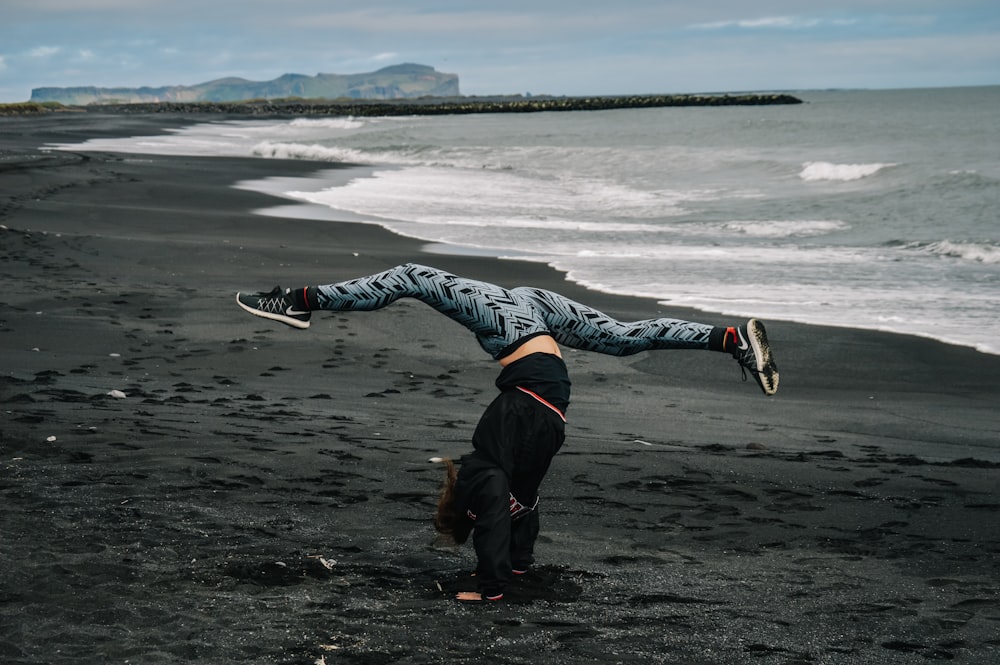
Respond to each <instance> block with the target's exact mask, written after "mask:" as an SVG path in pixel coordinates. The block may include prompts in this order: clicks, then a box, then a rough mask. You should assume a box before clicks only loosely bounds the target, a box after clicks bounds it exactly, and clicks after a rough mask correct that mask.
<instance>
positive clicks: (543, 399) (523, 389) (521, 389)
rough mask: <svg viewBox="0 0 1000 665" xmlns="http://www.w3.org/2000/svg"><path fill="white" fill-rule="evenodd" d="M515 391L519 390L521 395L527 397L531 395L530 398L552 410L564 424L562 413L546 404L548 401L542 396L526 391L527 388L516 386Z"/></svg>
mask: <svg viewBox="0 0 1000 665" xmlns="http://www.w3.org/2000/svg"><path fill="white" fill-rule="evenodd" d="M517 389H518V390H520V391H521V392H522V393H525V394H527V395H531V396H532V397H534V398H535V399H537V400H538V401H539V402H541V403H542V404H544V405H545V406H547V407H549V408H550V409H552V410H553V411H555V412H556V414H558V415H559V417H560V418H562V421H563V422H566V416H564V415H563V412H562V411H560V410H559V409H557V408H556V407H555V406H553V405H552V404H551V403H550V402H548V401H547V400H546V399H545V398H544V397H542V396H541V395H539V394H538V393H535V392H532V391H530V390H528V389H527V388H522V387H521V386H517Z"/></svg>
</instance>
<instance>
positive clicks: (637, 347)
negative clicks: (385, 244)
mask: <svg viewBox="0 0 1000 665" xmlns="http://www.w3.org/2000/svg"><path fill="white" fill-rule="evenodd" d="M317 296H318V301H319V305H320V308H321V309H327V310H335V311H341V312H344V311H355V312H357V311H365V312H367V311H372V310H376V309H381V308H382V307H385V306H386V305H389V304H391V303H393V302H395V301H396V300H398V299H399V298H415V299H417V300H419V301H421V302H423V303H426V304H427V305H430V306H431V307H433V308H434V309H435V310H437V311H438V312H440V313H441V314H444V315H445V316H447V317H448V318H450V319H452V320H453V321H456V322H458V323H460V324H462V325H463V326H465V327H466V328H468V329H469V330H470V331H472V332H473V333H474V334H475V335H476V338H477V339H478V341H479V344H480V346H482V347H483V349H484V350H485V351H486V352H487V353H489V354H490V355H492V356H493V357H494V358H497V357H499V356H500V354H501V353H502V351H503V350H504V349H505V348H507V347H508V346H510V345H511V344H514V343H515V342H517V341H518V340H519V339H522V338H524V337H526V336H528V335H532V334H537V333H548V334H550V335H552V336H553V337H554V338H555V340H556V341H557V342H559V343H560V344H563V345H564V346H568V347H570V348H574V349H582V350H585V351H595V352H597V353H605V354H608V355H614V356H627V355H631V354H634V353H639V352H640V351H648V350H652V349H692V348H693V349H703V348H707V346H708V337H709V333H710V332H711V330H712V327H711V326H707V325H704V324H700V323H692V322H690V321H681V320H678V319H649V320H645V321H635V322H632V323H623V322H621V321H617V320H616V319H613V318H611V317H610V316H607V315H606V314H603V313H602V312H599V311H597V310H596V309H593V308H592V307H588V306H587V305H583V304H580V303H578V302H574V301H572V300H570V299H568V298H566V297H564V296H561V295H559V294H558V293H553V292H551V291H545V290H544V289H537V288H531V287H519V288H516V289H513V290H507V289H505V288H503V287H500V286H497V285H495V284H490V283H488V282H480V281H477V280H472V279H466V278H463V277H457V276H455V275H452V274H450V273H447V272H444V271H442V270H438V269H437V268H431V267H428V266H422V265H417V264H413V263H407V264H405V265H401V266H397V267H395V268H391V269H389V270H386V271H385V272H381V273H378V274H375V275H371V276H368V277H361V278H358V279H353V280H350V281H347V282H340V283H338V284H328V285H325V286H319V287H317Z"/></svg>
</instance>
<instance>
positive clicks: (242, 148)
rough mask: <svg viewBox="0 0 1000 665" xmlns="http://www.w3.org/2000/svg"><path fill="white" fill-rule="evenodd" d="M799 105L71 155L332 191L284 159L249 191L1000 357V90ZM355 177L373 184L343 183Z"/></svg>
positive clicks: (590, 276)
mask: <svg viewBox="0 0 1000 665" xmlns="http://www.w3.org/2000/svg"><path fill="white" fill-rule="evenodd" d="M796 94H797V96H799V97H800V98H802V99H803V100H804V101H805V102H806V103H805V104H802V105H796V106H773V107H772V106H764V107H723V108H665V109H637V110H616V111H598V112H571V113H539V114H495V115H468V116H434V117H393V118H328V119H315V118H299V119H289V120H250V121H236V122H230V121H226V122H216V123H209V124H200V125H194V126H191V127H188V128H185V129H183V130H180V131H176V132H174V133H172V134H170V135H168V136H162V137H133V138H129V139H117V140H100V141H96V140H95V141H90V142H87V143H86V144H83V145H73V146H65V145H63V146H52V147H53V148H66V149H73V150H82V149H87V150H102V151H119V152H145V153H168V154H189V155H230V156H247V157H257V158H260V159H273V158H282V159H301V160H311V161H316V162H318V164H317V169H318V172H317V174H316V176H315V177H312V178H286V177H282V174H281V170H280V166H279V165H278V164H277V163H276V166H275V177H274V178H270V179H266V180H263V181H256V182H244V183H238V186H240V187H247V188H251V189H257V190H261V191H265V192H269V193H273V194H277V195H280V196H283V197H285V198H287V199H290V200H292V201H295V202H299V203H308V204H312V205H311V206H308V207H307V206H302V207H301V211H302V214H303V216H312V215H314V211H315V210H316V209H317V206H318V207H320V208H321V209H323V210H329V211H330V213H329V214H330V217H331V218H334V219H346V220H348V221H356V222H359V223H375V224H379V225H382V226H384V227H385V228H387V229H389V230H391V231H394V232H396V233H399V234H403V235H406V236H411V237H415V238H420V239H423V240H426V241H428V243H439V244H437V245H435V247H437V248H438V249H439V250H440V248H441V247H452V248H454V250H455V251H468V250H470V249H471V250H477V251H483V252H486V253H489V254H493V255H497V256H504V257H511V258H512V259H514V260H530V261H542V262H545V263H548V264H551V265H552V266H554V267H556V268H558V269H560V270H564V271H566V272H567V273H568V276H569V279H571V280H573V281H576V282H579V283H581V284H583V285H586V286H588V287H590V288H593V289H599V290H602V291H607V292H611V293H617V294H627V295H636V296H645V297H650V298H655V299H657V300H659V301H662V302H664V303H669V304H672V305H680V306H686V307H694V308H698V309H701V310H704V311H709V312H719V313H724V314H729V315H733V316H740V317H745V316H757V317H760V318H763V319H768V320H772V319H779V320H791V321H799V322H804V323H817V324H825V325H833V326H845V327H854V328H866V329H877V330H886V331H894V332H902V333H909V334H916V335H921V336H926V337H931V338H935V339H939V340H942V341H945V342H949V343H953V344H960V345H965V346H971V347H974V348H976V349H978V350H980V351H982V352H984V353H993V354H1000V114H998V113H997V112H996V109H998V108H1000V87H987V88H959V89H933V90H894V91H823V92H799V93H796ZM345 161H346V162H352V163H356V164H359V165H363V168H358V169H356V170H351V171H347V172H344V171H332V170H329V171H323V170H322V163H323V162H345ZM310 211H312V212H310ZM260 212H261V213H262V214H267V213H268V211H260ZM281 213H282V214H287V213H288V208H287V207H283V208H282V209H281ZM428 262H432V261H431V260H429V261H428ZM511 269H512V270H516V265H512V267H511Z"/></svg>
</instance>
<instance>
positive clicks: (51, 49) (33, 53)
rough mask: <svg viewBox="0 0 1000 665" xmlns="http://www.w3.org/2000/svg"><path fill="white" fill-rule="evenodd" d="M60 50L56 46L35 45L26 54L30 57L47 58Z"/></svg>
mask: <svg viewBox="0 0 1000 665" xmlns="http://www.w3.org/2000/svg"><path fill="white" fill-rule="evenodd" d="M60 51H62V49H61V48H59V47H58V46H36V47H35V48H33V49H31V50H30V51H28V55H29V56H30V57H32V58H49V57H52V56H54V55H56V54H57V53H59V52H60Z"/></svg>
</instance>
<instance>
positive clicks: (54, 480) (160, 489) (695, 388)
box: [0, 114, 1000, 663]
mask: <svg viewBox="0 0 1000 665" xmlns="http://www.w3.org/2000/svg"><path fill="white" fill-rule="evenodd" d="M190 121H191V116H181V117H171V116H156V117H148V116H146V117H139V116H130V117H116V116H107V117H105V116H94V115H91V114H86V115H80V116H74V117H73V118H70V119H67V118H66V117H61V118H49V117H47V118H26V119H4V120H0V136H2V138H3V145H4V146H5V147H4V149H3V150H2V154H0V177H2V178H3V179H4V182H5V188H4V194H3V195H2V198H0V224H3V225H4V226H5V227H6V229H0V242H2V245H0V247H2V249H0V254H2V256H3V262H2V268H0V272H2V273H3V277H4V283H5V285H6V286H5V290H6V299H5V306H4V308H3V314H2V316H0V333H2V334H0V340H3V348H4V356H5V367H4V372H3V375H2V377H0V379H2V383H0V404H2V408H3V410H4V412H5V414H6V415H7V418H6V420H5V422H4V423H3V425H2V426H0V434H2V437H0V468H2V469H3V475H2V480H0V493H2V497H3V501H4V503H5V506H6V509H5V513H4V517H3V518H2V520H3V531H4V533H5V536H6V537H5V538H4V539H3V544H2V545H0V554H2V559H3V560H4V561H5V562H7V563H8V570H9V574H8V576H7V577H6V579H5V580H4V582H3V583H0V598H3V599H4V603H3V604H2V609H0V613H2V616H3V619H2V621H0V625H2V626H3V628H0V654H2V655H3V656H4V657H5V660H6V661H7V662H11V663H36V662H70V661H75V662H79V661H80V658H81V657H82V658H83V659H84V660H86V661H88V662H94V661H100V660H102V659H105V660H111V659H123V658H135V659H139V658H141V659H142V660H143V661H144V662H173V661H176V659H178V658H186V659H189V660H195V661H201V662H209V661H213V662H214V661H219V660H237V659H238V660H242V661H243V662H310V663H311V662H314V661H315V660H316V659H318V658H319V657H320V656H322V655H324V654H326V655H327V657H328V658H332V655H331V654H333V655H339V656H343V657H347V658H351V659H353V660H354V662H379V659H380V658H381V660H383V661H384V660H385V659H386V658H394V659H396V660H400V659H404V657H405V659H409V661H410V662H436V661H437V660H439V659H443V658H450V659H451V660H452V661H455V662H464V660H463V659H467V660H468V661H469V662H472V661H475V660H477V659H479V658H482V657H484V656H490V657H495V658H497V659H498V660H500V661H501V662H519V661H520V660H525V659H529V658H530V659H532V660H535V661H538V662H594V663H605V662H620V661H621V659H622V658H624V657H626V656H627V658H629V659H632V660H641V661H644V662H659V661H660V660H675V661H676V660H680V661H683V662H706V663H708V662H712V663H729V662H732V663H737V662H745V659H747V658H748V657H753V658H754V661H755V662H794V659H796V658H797V659H799V660H804V659H810V660H811V661H812V662H852V661H853V662H868V663H896V662H900V663H902V662H911V661H910V659H912V658H913V657H914V656H913V654H919V655H921V656H923V657H925V658H932V659H933V658H946V657H949V658H951V659H953V660H956V661H958V662H970V663H974V662H989V661H990V660H995V659H996V656H997V655H998V651H1000V645H998V644H997V642H996V639H995V637H994V635H995V626H996V620H997V617H998V616H1000V615H998V612H1000V598H998V592H997V591H996V589H997V588H998V585H997V571H996V568H995V565H994V563H993V562H994V561H995V556H996V553H997V551H1000V544H998V540H997V536H996V535H995V533H994V531H995V530H994V529H993V528H992V526H991V525H992V524H994V523H995V518H996V512H997V510H998V509H1000V505H998V504H997V503H996V499H995V487H996V481H997V478H998V475H1000V471H998V469H1000V440H998V430H1000V427H998V424H997V417H996V415H995V404H997V397H998V394H997V393H998V392H1000V385H998V382H997V380H996V377H997V376H998V375H1000V374H998V370H1000V358H998V357H994V356H989V355H987V354H981V353H978V352H976V351H974V350H972V349H966V348H963V347H952V346H948V345H945V344H941V343H938V342H933V341H931V340H924V339H919V338H912V337H906V336H900V335H892V334H889V333H879V332H867V331H858V330H852V329H846V328H844V329H840V328H823V327H817V326H807V325H801V324H794V323H786V322H777V321H776V322H768V324H769V333H770V336H771V338H772V344H773V345H774V347H775V352H776V354H777V359H778V364H779V367H780V368H781V370H782V386H781V390H780V391H779V393H778V395H777V396H776V397H775V398H773V399H768V398H764V397H763V396H761V395H760V394H759V393H758V392H756V387H755V386H753V384H752V382H749V383H748V384H744V383H742V382H741V381H740V376H739V371H738V369H737V368H736V367H735V365H734V364H733V363H732V361H730V360H729V359H728V358H720V357H716V356H715V354H704V353H699V352H661V353H649V354H641V355H639V356H635V357H632V358H625V359H616V358H608V357H603V356H595V355H593V354H583V353H578V352H570V353H567V354H566V355H567V364H568V365H569V367H570V372H571V376H572V378H573V381H574V401H573V405H572V407H571V409H570V413H569V417H570V428H569V430H568V444H567V447H566V448H565V449H564V451H563V452H561V453H560V455H559V456H558V457H557V458H556V461H555V463H554V465H553V470H552V472H551V473H550V476H549V478H548V479H547V480H546V483H545V486H544V487H543V502H544V503H543V507H542V511H543V512H542V518H543V525H542V532H543V536H542V540H541V541H540V545H539V552H538V554H539V561H540V563H541V564H542V565H541V566H540V568H539V570H538V571H537V573H536V574H535V576H534V577H533V579H531V580H528V581H527V582H529V583H526V584H524V585H522V587H519V588H518V589H515V590H514V592H513V593H512V594H511V595H512V596H513V598H514V600H513V601H512V602H511V603H507V604H505V605H504V606H503V607H491V608H469V607H464V606H457V605H455V604H453V603H451V601H449V600H448V595H449V594H448V592H449V591H451V590H453V589H454V588H458V587H459V586H461V585H462V584H466V583H468V580H467V577H466V575H467V571H468V569H469V567H470V564H471V562H472V558H471V552H470V551H469V550H468V549H465V550H459V551H458V552H452V551H449V550H441V549H438V548H434V547H430V546H429V545H428V543H429V542H430V540H431V538H432V534H431V529H430V526H429V515H430V512H431V511H432V510H433V499H434V493H435V491H436V487H437V482H438V480H439V476H440V474H439V469H437V468H435V467H433V466H432V465H429V464H427V463H426V459H427V458H428V457H431V456H433V455H439V454H444V455H453V456H457V455H460V454H461V453H462V452H463V451H464V450H465V449H467V446H468V443H467V442H468V437H469V435H470V434H471V429H472V427H473V426H474V425H475V422H476V419H477V418H478V415H479V412H480V411H481V409H482V408H483V407H484V406H485V404H486V403H487V402H488V401H489V400H490V399H491V398H492V394H493V387H492V382H493V379H494V378H495V373H496V372H495V368H494V367H493V364H492V363H491V362H490V361H489V360H488V358H486V356H485V355H483V353H482V352H481V350H479V348H478V346H477V345H476V344H475V342H474V340H473V339H472V337H471V335H468V334H467V333H466V332H465V331H464V330H462V329H461V328H459V327H457V326H456V325H455V324H454V323H451V322H450V321H447V320H445V319H443V317H440V316H438V315H436V314H434V313H433V312H432V311H430V310H429V309H427V308H425V307H423V306H422V305H419V304H418V303H398V304H396V305H394V306H393V307H391V308H387V309H386V310H382V311H380V312H373V313H370V314H355V315H332V314H328V315H324V316H317V317H315V322H314V324H313V327H312V328H311V329H310V330H309V331H307V332H305V333H302V332H298V331H292V330H290V329H283V328H282V327H280V326H272V325H270V324H269V323H268V322H262V321H259V320H256V319H253V318H252V317H247V316H246V315H244V314H243V313H242V312H240V311H239V310H238V308H236V307H235V305H234V304H233V303H232V299H233V295H234V293H235V291H237V290H240V289H244V290H245V289H247V288H254V289H257V288H269V287H270V286H271V285H273V284H274V283H276V282H280V283H281V284H282V285H287V286H291V285H298V284H305V283H316V282H332V281H336V280H339V279H345V278H348V277H352V276H357V275H360V274H368V273H371V272H375V271H377V270H380V269H383V268H385V267H387V266H390V265H394V264H397V263H400V262H404V261H417V262H425V263H431V264H434V265H439V266H441V267H443V268H445V269H448V270H451V271H454V272H456V273H459V274H463V275H468V276H470V277H475V278H479V279H486V280H490V281H495V282H498V283H501V284H504V285H506V286H515V285H518V284H532V285H538V286H543V287H546V288H551V289H553V290H557V291H560V292H562V293H565V294H566V295H568V296H570V297H572V298H574V299H577V300H581V301H584V302H587V303H588V304H592V305H594V306H596V307H598V308H600V309H603V310H605V311H607V312H609V313H612V314H614V315H616V316H618V317H619V318H623V319H639V318H649V317H651V316H676V317H679V318H686V319H692V320H698V321H704V322H707V323H728V321H726V320H725V319H724V318H723V317H720V316H717V315H712V314H707V313H703V312H693V311H688V310H683V309H675V308H669V309H668V308H665V307H663V306H660V305H657V304H656V303H653V302H651V301H647V300H643V299H638V298H622V297H617V296H611V295H607V294H602V293H596V292H592V291H587V290H585V289H583V288H581V287H579V286H577V285H574V284H572V283H570V282H568V281H566V280H565V279H564V277H563V275H561V274H559V273H557V272H556V271H554V270H552V269H550V268H548V267H546V266H545V265H542V264H538V263H532V262H525V261H510V260H498V259H493V258H488V257H483V256H475V255H463V254H457V253H456V254H434V255H428V254H426V253H425V252H424V251H423V249H424V246H423V244H422V243H420V242H419V241H415V240H410V239H406V238H401V237H399V236H395V235H392V234H390V233H389V232H387V231H384V230H382V229H381V228H379V227H375V226H371V225H361V224H351V223H336V222H329V221H325V220H301V219H293V220H290V219H282V218H275V217H264V216H260V215H253V214H251V213H250V212H249V211H251V210H254V209H257V208H265V207H272V206H274V205H276V204H279V203H280V200H279V199H275V198H272V197H269V196H266V195H263V194H257V193H253V192H249V191H245V190H239V189H235V188H234V187H232V184H233V183H235V182H237V181H241V180H248V179H254V178H262V177H266V176H268V175H276V174H278V173H279V172H280V173H283V174H288V175H296V174H298V175H307V174H309V173H310V172H314V171H316V170H318V169H320V168H322V169H323V170H327V169H331V168H335V165H331V164H322V165H317V164H311V163H304V162H286V161H277V160H266V161H265V160H250V159H227V158H188V157H161V156H145V155H110V154H83V153H81V154H73V153H65V154H59V155H56V154H53V153H41V152H39V151H38V150H37V147H38V146H39V145H41V144H43V143H47V142H70V141H75V140H81V139H82V138H86V137H88V136H92V135H94V134H97V133H106V134H108V135H118V134H123V135H127V134H129V133H131V132H133V131H136V127H140V126H141V127H142V130H141V131H142V133H144V134H148V133H152V132H153V131H154V130H159V131H164V130H165V128H167V127H169V126H177V125H179V124H186V123H189V122H190ZM404 330H405V331H406V333H405V334H401V331H404ZM113 390H119V391H121V392H122V393H124V394H125V395H126V397H124V398H117V397H112V396H109V395H108V393H109V392H111V391H113ZM50 437H55V438H54V440H52V441H49V440H48V439H49V438H50ZM279 562H280V563H281V564H283V565H279ZM322 562H326V563H325V564H324V563H322ZM331 562H332V563H331ZM327 564H329V565H327ZM470 626H471V630H470ZM428 632H430V633H434V634H437V635H440V636H441V640H440V642H441V644H434V643H432V644H429V643H427V640H426V639H425V636H426V634H427V633H428ZM497 640H502V641H503V643H504V645H505V646H504V647H497V646H496V644H497ZM327 647H329V648H327ZM504 659H506V661H505V660H504Z"/></svg>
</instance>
